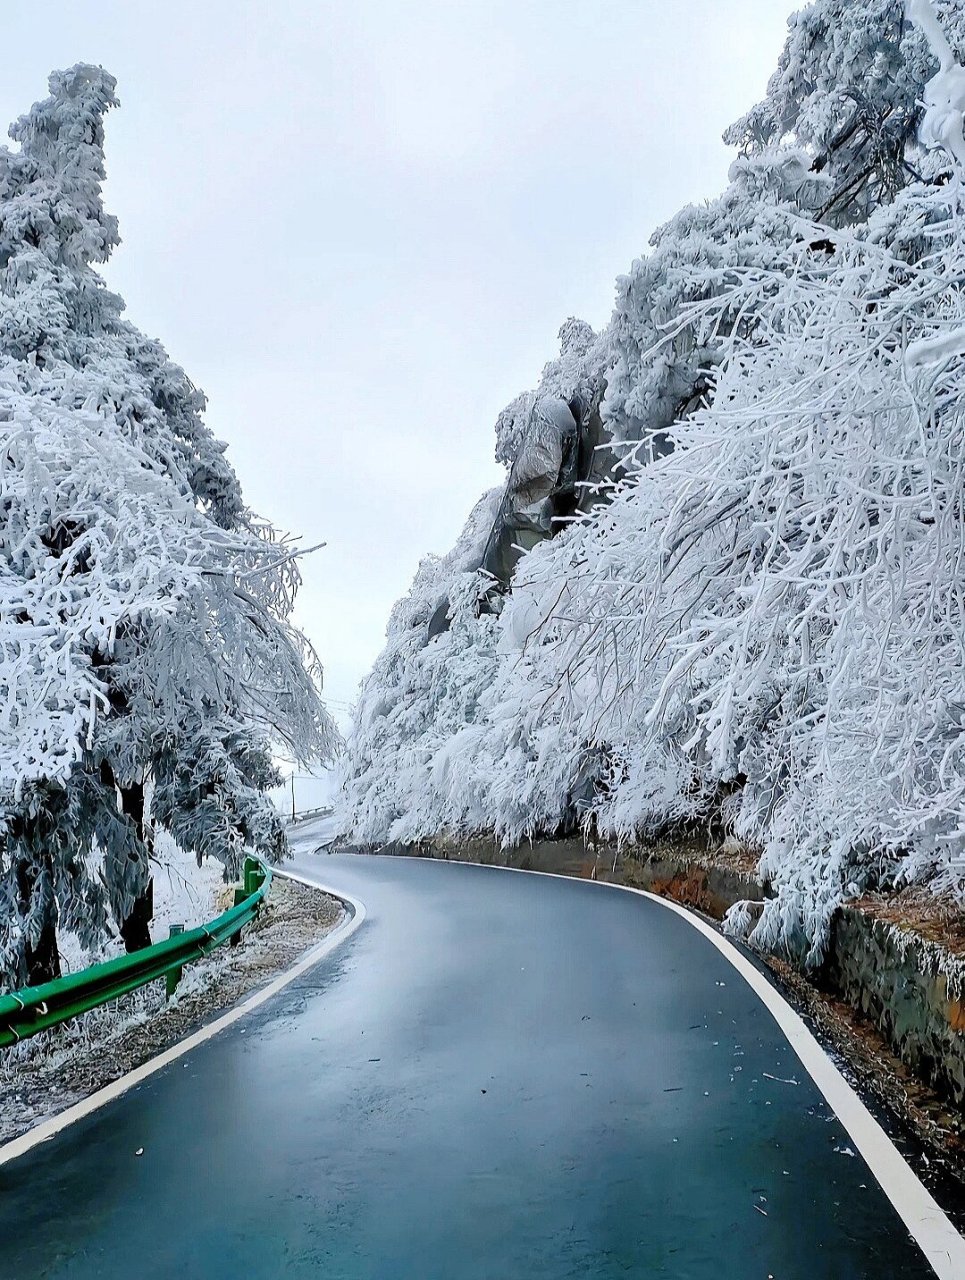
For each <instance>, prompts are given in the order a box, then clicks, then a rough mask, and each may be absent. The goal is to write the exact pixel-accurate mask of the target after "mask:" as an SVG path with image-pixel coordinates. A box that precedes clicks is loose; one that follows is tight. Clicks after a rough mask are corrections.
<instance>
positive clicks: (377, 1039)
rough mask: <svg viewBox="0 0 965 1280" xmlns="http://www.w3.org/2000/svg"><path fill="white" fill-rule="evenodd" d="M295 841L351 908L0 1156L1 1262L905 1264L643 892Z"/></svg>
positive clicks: (520, 1269)
mask: <svg viewBox="0 0 965 1280" xmlns="http://www.w3.org/2000/svg"><path fill="white" fill-rule="evenodd" d="M296 867H297V869H298V870H300V871H302V872H303V873H304V874H307V875H316V876H317V877H318V878H319V879H320V880H322V881H323V882H325V883H327V884H330V885H332V886H334V887H336V888H341V889H343V890H345V891H346V892H348V893H351V894H353V895H355V896H356V897H358V898H360V899H362V900H363V901H364V902H365V904H366V907H367V909H368V916H367V918H366V920H365V921H364V923H363V924H362V926H361V928H360V929H359V930H358V931H357V932H356V933H354V934H353V935H352V936H351V938H349V939H348V940H347V941H346V942H344V943H343V944H342V946H341V947H340V948H339V949H338V950H337V951H335V952H334V953H333V954H331V955H330V956H329V957H327V958H326V959H325V960H323V961H322V962H321V963H320V964H319V965H318V967H317V968H315V969H313V970H312V971H311V972H310V973H308V974H307V975H305V976H304V977H303V978H302V979H300V980H299V981H298V982H297V983H295V984H294V985H293V986H291V987H289V988H287V989H286V990H285V991H284V992H283V993H281V995H280V996H278V997H277V998H276V999H274V1000H273V1001H271V1002H269V1003H268V1004H267V1005H265V1006H263V1008H262V1009H261V1010H259V1011H258V1012H256V1013H255V1014H254V1015H252V1016H251V1017H250V1018H249V1019H247V1020H246V1021H245V1022H244V1023H242V1024H241V1025H240V1026H238V1025H236V1026H235V1027H233V1028H231V1029H229V1030H228V1031H226V1032H225V1033H223V1034H222V1035H219V1036H218V1037H216V1038H215V1039H213V1040H211V1041H209V1042H208V1043H207V1044H205V1045H203V1046H201V1047H200V1048H198V1049H196V1050H195V1051H193V1052H192V1053H191V1054H189V1056H188V1057H187V1058H185V1059H182V1060H180V1061H178V1062H176V1063H174V1064H172V1065H171V1066H170V1067H168V1068H166V1069H165V1070H163V1071H162V1072H160V1073H158V1074H157V1075H155V1076H153V1077H152V1078H151V1079H149V1080H148V1081H146V1082H145V1083H143V1084H141V1085H140V1086H139V1087H137V1088H136V1089H135V1090H133V1091H132V1092H130V1093H129V1094H127V1095H125V1096H124V1097H122V1098H121V1099H119V1100H117V1101H115V1102H113V1103H111V1104H109V1105H108V1106H107V1107H105V1108H104V1109H102V1110H101V1111H99V1112H97V1113H95V1114H94V1115H92V1116H90V1117H88V1118H87V1119H85V1120H83V1121H81V1122H79V1123H78V1124H76V1125H74V1126H72V1127H71V1128H70V1129H68V1130H67V1131H65V1132H64V1133H62V1134H61V1135H59V1136H58V1137H57V1138H55V1139H54V1140H52V1141H51V1142H49V1143H47V1144H45V1145H43V1146H42V1147H40V1148H37V1149H35V1150H34V1151H32V1152H31V1153H29V1154H28V1155H26V1156H24V1157H22V1158H21V1159H19V1160H17V1161H14V1162H12V1163H11V1164H8V1165H6V1166H4V1167H3V1168H0V1277H3V1280H35V1278H38V1277H46V1278H56V1280H80V1278H81V1277H83V1280H92V1278H93V1277H99V1278H101V1280H105V1278H106V1280H114V1278H115V1277H117V1278H118V1280H120V1278H121V1277H124V1278H125V1280H171V1278H172V1277H175V1278H179V1280H195V1278H197V1280H228V1278H229V1277H230V1278H231V1280H269V1278H271V1280H274V1278H275V1277H292V1278H293V1280H294V1278H299V1280H301V1278H304V1277H325V1278H326V1280H516V1278H517V1277H518V1278H520V1280H522V1278H526V1280H544V1278H545V1280H565V1278H569V1277H573V1278H574V1280H575V1278H577V1277H579V1278H580V1280H603V1278H604V1277H605V1278H606V1280H611V1278H614V1280H615V1278H617V1277H621V1278H626V1277H634V1278H637V1277H639V1278H642V1277H661V1276H666V1277H673V1278H675V1280H768V1277H773V1278H774V1280H863V1278H865V1277H867V1280H872V1278H873V1280H905V1278H911V1277H916V1278H917V1277H926V1276H931V1275H932V1274H933V1273H932V1271H931V1269H930V1268H929V1267H928V1265H927V1263H926V1262H925V1261H924V1259H923V1258H922V1256H921V1255H920V1253H919V1252H918V1250H917V1247H916V1246H915V1245H914V1244H913V1243H911V1241H910V1240H909V1238H908V1236H907V1233H906V1231H905V1229H904V1227H903V1224H902V1223H901V1221H900V1220H899V1218H898V1217H897V1215H896V1213H895V1212H894V1210H893V1209H892V1208H891V1206H890V1204H889V1203H888V1201H887V1200H886V1199H885V1197H884V1195H883V1194H882V1192H881V1191H880V1189H879V1188H878V1186H877V1184H876V1182H875V1180H874V1178H873V1176H872V1175H871V1173H870V1172H869V1170H868V1168H867V1167H866V1165H865V1164H864V1162H863V1160H862V1159H861V1157H860V1156H856V1155H850V1154H848V1151H849V1149H850V1148H849V1142H848V1138H847V1136H846V1134H845V1132H844V1131H843V1129H842V1127H841V1125H840V1124H839V1123H838V1121H837V1120H836V1118H835V1117H834V1116H833V1115H832V1114H829V1111H828V1108H827V1106H826V1104H825V1103H824V1102H823V1100H822V1098H821V1096H820V1095H819V1093H818V1092H817V1090H816V1088H815V1087H814V1086H813V1085H812V1084H811V1082H810V1080H809V1078H808V1077H807V1076H806V1075H805V1074H804V1073H803V1070H802V1068H801V1067H800V1065H799V1063H798V1061H797V1059H796V1057H795V1056H794V1054H793V1052H792V1051H791V1049H790V1048H789V1046H788V1045H787V1044H786V1042H785V1041H784V1037H783V1034H782V1033H781V1032H780V1031H779V1029H778V1028H777V1026H776V1024H775V1023H774V1022H773V1020H772V1019H771V1017H770V1015H769V1014H768V1013H767V1011H766V1010H765V1009H764V1007H763V1006H762V1005H761V1004H760V1003H759V1001H758V1000H757V999H756V997H755V996H754V995H753V993H752V992H751V991H750V989H749V988H747V987H746V986H745V984H744V983H743V982H742V980H741V979H740V978H739V976H738V975H737V974H736V972H735V971H734V970H733V969H732V968H731V967H730V966H729V965H728V964H727V962H726V961H725V959H724V958H723V957H722V956H721V955H720V954H719V953H718V952H717V951H716V949H715V948H714V947H713V946H712V945H711V944H710V943H709V942H708V941H707V940H706V939H705V938H703V937H701V935H700V934H699V933H698V932H697V931H696V930H695V929H693V928H691V927H690V926H689V925H688V924H687V923H686V921H684V920H682V919H680V918H679V917H677V916H676V915H674V914H673V913H672V912H671V911H669V910H667V909H666V908H664V907H662V906H660V905H659V904H657V903H654V902H651V901H649V900H647V899H644V898H641V897H638V896H636V895H632V894H626V893H620V892H616V891H607V890H603V889H601V888H600V887H599V886H594V885H590V884H587V883H585V882H579V881H562V880H556V879H549V878H545V877H540V876H526V875H516V874H512V873H508V872H501V871H495V870H491V869H486V868H476V867H471V866H459V865H455V864H449V863H440V862H429V861H410V860H403V859H391V858H361V857H352V856H348V855H344V856H335V857H328V856H324V855H323V856H320V857H315V856H312V855H309V854H307V853H305V852H302V853H301V854H300V855H299V856H298V858H297V860H296ZM765 1072H766V1073H767V1075H765V1074H764V1073H765ZM770 1076H773V1077H778V1079H770V1078H768V1077H770ZM787 1081H796V1083H787ZM140 1147H143V1148H144V1154H143V1156H142V1157H140V1158H137V1157H135V1154H134V1153H135V1151H136V1150H137V1149H138V1148H140Z"/></svg>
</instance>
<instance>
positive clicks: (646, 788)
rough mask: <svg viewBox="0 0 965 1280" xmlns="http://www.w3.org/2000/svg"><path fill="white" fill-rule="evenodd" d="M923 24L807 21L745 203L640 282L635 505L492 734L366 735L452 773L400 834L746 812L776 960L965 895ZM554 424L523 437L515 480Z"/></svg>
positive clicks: (627, 413)
mask: <svg viewBox="0 0 965 1280" xmlns="http://www.w3.org/2000/svg"><path fill="white" fill-rule="evenodd" d="M910 15H911V18H912V19H913V20H914V25H912V24H911V23H910V22H909V21H908V20H906V18H905V16H904V11H903V9H902V7H901V6H900V5H898V4H894V3H885V2H884V0H851V2H850V3H847V4H845V3H844V2H843V0H816V3H814V4H812V5H810V6H809V7H808V8H807V9H806V10H804V11H803V12H802V13H800V14H798V15H796V16H795V17H794V18H793V19H792V21H791V24H790V34H789V38H788V43H787V46H786V48H785V52H784V55H783V56H782V60H781V64H780V66H779V69H778V72H777V73H776V75H775V77H774V78H773V79H772V81H771V84H770V86H769V89H768V96H767V99H766V100H765V102H764V103H763V104H761V105H760V106H759V107H757V108H755V109H754V110H753V111H752V112H751V113H750V114H749V115H748V116H747V117H745V119H744V120H743V121H741V122H739V124H738V125H736V126H735V127H734V129H733V130H731V131H730V133H729V137H730V139H731V141H733V142H735V143H738V144H740V145H741V146H742V147H743V154H742V155H741V156H740V157H739V158H738V160H737V161H735V164H734V166H733V167H732V170H731V182H730V186H729V187H728V189H727V191H726V192H725V193H724V195H723V196H722V197H720V199H718V200H716V201H713V202H711V203H710V204H708V205H706V206H702V207H701V208H691V209H687V210H685V211H684V212H683V213H681V214H680V215H678V216H677V217H676V218H675V219H672V220H671V222H670V223H668V224H667V226H666V227H664V228H663V229H661V231H660V232H658V233H657V235H656V236H655V237H654V240H653V242H652V252H651V253H650V254H649V255H648V256H647V257H646V258H642V259H641V260H639V261H638V262H637V263H635V264H634V266H633V268H632V270H631V273H630V275H629V276H628V277H625V278H623V279H621V281H620V282H619V284H618V293H617V307H616V311H615V313H614V317H613V321H612V322H611V325H610V327H609V329H608V330H607V331H606V333H605V334H603V335H601V337H600V339H598V340H596V347H595V350H596V351H598V352H599V355H595V356H594V365H595V367H596V368H598V369H600V370H602V373H603V377H604V378H605V380H606V390H605V396H604V398H603V401H602V420H603V424H604V426H605V427H606V428H607V430H608V431H609V432H610V433H611V434H612V435H613V437H614V438H615V440H616V441H617V442H618V444H619V446H620V448H621V451H622V452H621V456H622V472H621V473H619V474H618V473H614V476H613V481H614V483H613V484H612V485H611V486H610V488H609V491H608V492H607V494H606V498H607V501H606V502H599V501H598V502H597V503H596V504H595V505H592V506H591V507H589V509H584V510H583V511H582V513H580V512H576V513H574V514H575V516H576V518H575V519H574V520H572V521H570V522H569V524H568V527H566V528H564V529H563V531H562V532H560V533H559V536H557V537H555V538H553V539H550V540H546V539H543V540H540V541H539V542H538V543H536V544H535V545H533V546H532V549H530V550H528V552H527V554H525V555H524V556H523V558H522V559H521V560H520V561H519V563H518V564H517V565H516V566H515V571H514V574H513V578H512V583H511V587H512V591H511V595H510V596H509V598H508V599H507V600H505V601H504V602H503V603H502V609H501V613H500V615H499V617H498V619H497V620H496V624H495V631H494V633H493V634H492V635H489V636H487V640H486V644H487V651H493V652H494V653H495V655H496V658H495V665H494V667H493V668H492V674H491V676H490V678H489V680H488V683H486V685H485V687H483V688H482V689H481V691H480V693H479V696H478V697H476V698H475V699H474V701H473V705H472V710H471V714H470V715H467V716H466V718H465V721H464V723H462V724H461V725H460V724H454V723H453V721H452V719H451V718H450V719H449V720H448V721H447V723H446V725H445V726H443V725H442V724H441V723H440V722H439V721H437V720H436V718H435V713H434V709H433V705H432V704H431V702H425V703H423V705H421V706H420V705H416V704H417V699H418V691H419V688H420V687H421V686H419V684H418V681H416V682H415V683H414V684H413V685H411V686H410V695H411V699H412V701H411V711H410V714H409V716H408V717H407V718H406V719H400V720H399V721H398V723H397V725H396V726H395V728H394V730H393V732H392V734H391V735H389V736H388V737H387V738H385V739H383V740H382V741H381V742H380V743H378V744H376V743H375V740H374V739H373V738H371V736H368V734H367V730H366V726H365V724H364V723H362V722H360V723H359V724H358V725H357V727H356V738H355V746H354V752H355V753H356V755H357V753H358V752H359V751H360V750H368V749H370V748H375V754H373V755H372V757H371V758H372V763H373V767H374V768H375V769H377V770H378V771H381V773H382V775H383V776H385V777H388V778H391V776H392V772H393V763H392V762H393V757H394V755H395V754H398V753H399V752H400V751H404V750H405V749H407V748H408V747H410V746H411V747H412V748H413V749H414V748H415V747H416V746H417V745H418V749H419V751H420V752H421V753H422V754H421V757H420V761H421V763H420V772H419V774H418V776H416V775H410V778H409V782H410V783H411V791H410V792H409V795H408V799H404V797H403V792H402V791H401V789H400V792H399V795H400V798H401V799H403V801H404V808H402V809H400V810H399V811H397V812H396V814H395V815H394V816H393V819H392V829H393V831H394V833H395V834H396V836H397V838H398V837H399V835H400V833H402V832H405V833H406V834H405V837H404V838H409V839H415V838H419V837H422V836H429V835H433V834H437V833H438V832H440V831H443V830H448V831H450V832H454V833H469V832H476V831H489V832H495V833H496V834H498V835H500V836H501V837H502V838H503V839H504V840H506V841H509V842H515V841H517V840H519V839H521V838H523V837H525V836H528V835H533V834H537V833H541V832H542V833H546V832H552V831H553V830H555V829H557V828H558V827H560V826H563V827H568V828H572V827H573V826H574V825H575V824H576V823H578V822H579V821H580V820H582V821H583V822H584V823H586V824H590V825H592V826H594V827H595V828H597V829H599V830H601V831H603V832H606V833H609V834H611V835H613V836H615V837H617V838H621V839H632V838H635V837H637V836H639V835H641V834H645V833H647V832H652V831H654V830H657V829H660V828H665V827H667V826H668V825H671V826H672V825H673V824H675V823H679V822H681V821H686V820H688V819H695V818H700V819H702V820H706V819H709V818H713V819H715V820H717V821H720V822H723V823H727V824H732V825H733V826H734V827H736V829H737V831H738V832H739V833H740V834H741V835H742V836H743V837H744V838H745V839H747V840H748V841H749V842H750V843H752V844H754V845H757V846H758V847H760V849H761V850H762V863H761V868H762V872H763V873H764V874H765V875H766V876H767V877H768V878H769V879H770V880H771V881H772V883H773V884H774V886H775V888H776V890H777V896H776V898H775V899H774V900H773V901H771V902H770V903H769V904H768V906H767V907H766V909H765V912H764V915H763V917H762V918H761V920H760V921H759V923H758V924H757V932H756V937H757V938H758V939H759V940H762V941H767V942H776V941H780V940H781V939H784V940H787V939H789V938H791V937H792V936H793V937H794V938H795V939H796V940H797V939H798V938H799V937H800V935H801V934H802V932H803V934H804V935H805V936H807V938H808V939H809V940H810V942H811V945H812V956H815V957H816V956H817V955H819V954H820V950H821V947H822V944H823V940H824V938H825V937H826V930H827V926H828V921H829V918H830V914H831V912H832V911H833V909H834V907H835V906H836V904H837V903H838V902H840V901H841V900H842V898H843V897H845V896H847V895H848V894H849V893H853V892H856V891H858V890H860V889H863V888H866V887H868V886H869V885H886V884H900V883H904V882H907V881H909V880H916V881H927V882H929V883H931V884H933V885H935V886H937V887H944V888H949V889H953V890H955V891H960V890H961V888H962V865H963V857H965V850H962V848H961V844H962V840H963V839H965V837H963V834H962V832H963V830H965V823H963V821H962V818H961V814H962V812H963V798H965V791H963V782H965V766H963V764H962V762H961V761H960V759H959V755H960V738H961V733H962V730H961V714H962V708H963V707H965V664H963V661H962V654H961V644H960V636H961V632H962V620H961V618H960V616H959V615H960V613H961V605H962V602H961V600H960V596H961V591H960V583H959V578H960V576H961V574H960V569H959V565H960V563H961V555H962V551H963V545H965V544H963V542H962V532H961V530H962V528H963V525H962V520H961V501H960V494H961V492H962V488H963V482H965V476H963V475H961V474H960V470H961V467H960V459H959V454H960V452H961V451H960V449H959V447H958V444H957V443H956V442H960V440H961V438H962V433H963V430H965V419H963V416H962V415H963V412H965V404H963V403H962V402H961V395H960V390H961V370H960V367H959V366H960V359H961V357H962V355H963V353H965V317H963V316H962V314H961V311H962V306H963V303H962V290H961V280H962V278H963V275H965V259H963V253H965V249H963V245H965V239H963V230H965V207H963V195H962V192H963V178H965V174H963V171H962V167H961V165H960V159H961V155H960V153H962V151H963V148H965V142H963V111H965V72H963V71H962V70H961V68H960V67H959V66H958V64H957V62H956V58H955V51H956V50H957V51H962V50H965V18H963V15H962V12H961V10H960V7H959V6H957V5H954V4H951V3H943V2H942V0H936V4H935V6H934V8H933V7H932V6H931V5H930V4H929V3H928V0H913V4H912V5H911V7H910ZM919 131H920V133H919ZM588 349H589V348H588ZM537 403H538V398H535V397H522V398H520V399H519V400H518V401H516V402H514V405H513V406H511V407H510V411H508V412H507V414H506V415H504V417H503V419H501V422H500V432H501V437H500V438H501V444H500V448H501V452H502V455H503V456H504V458H505V460H506V461H507V462H508V463H510V465H511V466H515V465H516V462H517V459H519V458H520V457H521V455H522V454H523V453H524V451H525V440H526V437H525V432H524V430H523V425H522V424H523V418H524V415H525V414H526V413H530V412H532V411H533V409H534V407H535V405H536V404H537ZM445 661H446V662H447V663H448V668H447V670H446V671H445V673H444V675H443V674H442V673H441V672H440V671H439V670H438V669H437V668H434V672H435V674H434V679H435V680H437V681H439V682H441V683H444V684H445V685H446V687H458V685H459V681H460V673H461V672H463V671H468V670H469V669H470V667H471V658H470V657H469V656H468V654H467V650H466V647H465V644H463V645H462V646H453V647H452V648H451V649H450V650H449V651H448V653H447V654H446V656H445ZM379 670H380V669H379V668H378V667H377V668H376V672H375V673H373V677H372V679H371V681H370V684H369V685H368V686H367V694H366V696H367V698H368V699H369V700H370V701H373V702H377V701H378V698H379V696H380V693H381V692H384V690H383V689H381V687H380V684H379V679H380V677H379ZM413 728H414V733H413V734H412V736H411V737H410V736H409V734H410V729H413ZM350 761H351V757H350ZM390 785H391V784H390ZM349 801H350V803H349V805H348V808H347V817H348V821H349V824H350V825H354V827H355V829H356V834H360V835H363V837H364V838H367V839H379V838H385V835H386V827H385V826H384V825H383V824H382V823H381V821H380V819H379V818H378V815H375V816H374V819H373V820H372V821H371V822H370V823H369V825H368V827H367V828H366V829H365V830H364V832H363V831H361V829H360V827H359V824H358V821H357V815H358V811H357V809H356V808H354V807H353V803H352V802H353V797H352V795H351V794H349ZM370 813H371V811H370Z"/></svg>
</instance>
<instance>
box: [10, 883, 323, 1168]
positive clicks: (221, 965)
mask: <svg viewBox="0 0 965 1280" xmlns="http://www.w3.org/2000/svg"><path fill="white" fill-rule="evenodd" d="M225 893H226V901H225V903H223V904H222V909H223V908H224V907H225V906H227V905H230V902H229V901H228V899H229V898H230V893H231V891H230V889H228V890H226V891H225ZM343 914H344V909H343V907H342V904H341V903H340V902H339V901H338V900H337V899H335V898H331V897H329V896H328V895H327V894H324V893H322V892H321V891H320V890H317V889H311V888H308V887H306V886H304V885H301V884H298V883H295V882H293V881H290V880H285V879H282V878H281V877H277V876H276V878H275V880H274V881H273V884H272V890H271V896H270V897H269V899H268V902H267V904H266V905H265V906H264V907H263V908H262V910H261V912H260V914H259V916H258V918H257V919H256V920H255V922H254V923H253V924H252V925H251V926H250V927H249V928H248V929H247V930H246V932H245V934H244V937H243V940H242V942H241V945H240V946H238V947H219V948H218V949H217V950H215V951H212V952H211V953H210V954H209V955H208V956H206V957H204V958H203V959H201V960H199V961H197V963H195V964H192V965H191V966H190V967H188V968H187V969H185V971H184V977H183V978H182V980H181V983H180V985H179V987H178V989H177V991H176V993H175V995H174V996H173V997H172V999H171V1000H169V1001H166V1000H165V996H164V983H163V982H155V983H152V984H151V985H150V986H148V987H142V988H139V989H138V990H136V991H133V992H131V993H130V995H127V996H124V997H123V998H122V999H120V1000H118V1001H115V1002H114V1003H112V1004H110V1005H104V1006H101V1007H100V1008H97V1009H92V1010H91V1011H90V1012H89V1013H87V1014H84V1015H82V1016H80V1017H78V1018H75V1019H74V1020H73V1021H72V1022H69V1023H66V1024H65V1025H64V1026H61V1027H56V1028H54V1029H53V1030H51V1031H47V1032H42V1033H41V1034H39V1035H37V1036H34V1037H33V1038H31V1039H30V1040H25V1041H23V1043H21V1044H18V1045H15V1046H13V1047H11V1048H9V1049H6V1050H4V1051H2V1052H0V1143H2V1142H6V1141H9V1140H10V1139H12V1138H16V1137H18V1136H19V1135H20V1134H22V1133H25V1132H27V1130H29V1129H32V1128H33V1127H34V1126H35V1125H37V1124H39V1123H40V1122H41V1121H43V1120H47V1119H49V1118H50V1117H51V1116H53V1115H56V1114H58V1113H59V1112H61V1111H63V1110H65V1109H66V1108H67V1107H69V1106H72V1105H73V1104H74V1103H76V1102H78V1101H80V1100H81V1099H82V1098H84V1097H86V1096H87V1095H88V1094H90V1093H93V1092H94V1091H95V1090H97V1089H100V1088H102V1087H103V1086H104V1085H107V1084H110V1083H112V1082H113V1081H114V1080H117V1079H119V1078H120V1077H121V1076H123V1075H125V1074H126V1073H127V1072H129V1071H131V1070H133V1069H134V1068H135V1067H138V1066H140V1065H141V1064H142V1063H143V1062H146V1061H147V1060H148V1059H150V1058H153V1057H154V1056H155V1055H156V1054H158V1053H161V1052H163V1051H164V1050H165V1049H167V1048H168V1047H170V1046H171V1045H173V1044H175V1043H177V1042H178V1041H179V1040H181V1039H183V1038H184V1037H185V1036H186V1035H189V1034H190V1033H191V1032H193V1031H196V1030H198V1029H199V1028H200V1027H202V1026H203V1025H204V1024H205V1023H207V1022H210V1021H211V1020H212V1019H213V1018H214V1017H215V1016H216V1015H217V1014H219V1013H221V1012H222V1011H223V1010H225V1009H227V1008H229V1007H230V1006H232V1005H234V1004H236V1003H237V1002H238V1001H239V1000H240V999H241V998H242V997H244V996H247V995H249V994H250V993H252V992H253V991H255V990H257V989H258V988H260V987H262V986H264V985H265V984H266V983H267V982H268V981H270V980H271V979H272V978H273V977H275V975H276V974H278V973H280V972H282V971H283V970H285V969H287V968H288V967H289V966H290V965H291V964H293V963H294V962H295V961H296V960H297V959H298V958H299V957H300V956H301V955H302V954H303V953H304V952H305V951H307V950H308V949H309V948H310V947H312V946H314V945H315V944H316V943H317V942H318V941H319V940H320V939H321V938H323V937H324V936H325V935H326V934H327V933H329V932H330V931H331V930H332V929H334V928H335V927H336V925H337V924H338V923H339V921H340V920H341V919H342V916H343Z"/></svg>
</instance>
